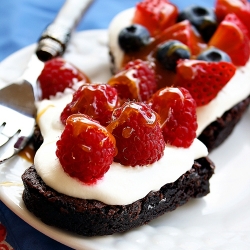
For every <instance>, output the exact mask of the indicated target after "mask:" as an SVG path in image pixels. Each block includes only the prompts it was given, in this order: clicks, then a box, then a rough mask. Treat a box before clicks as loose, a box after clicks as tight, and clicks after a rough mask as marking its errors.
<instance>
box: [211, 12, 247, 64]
mask: <svg viewBox="0 0 250 250" xmlns="http://www.w3.org/2000/svg"><path fill="white" fill-rule="evenodd" d="M208 45H209V46H214V47H216V48H219V49H221V50H223V51H225V52H226V53H227V54H228V55H229V56H230V57H231V60H232V62H233V64H235V65H236V66H244V65H245V64H246V63H247V61H248V60H249V55H250V47H249V38H248V31H247V28H246V26H245V25H244V24H243V23H242V22H241V21H240V19H239V18H238V17H237V16H236V15H235V14H228V15H227V16H226V17H225V18H224V20H223V21H222V22H221V23H220V24H219V26H218V28H217V30H216V32H215V33H214V35H213V36H212V38H211V39H210V41H209V43H208Z"/></svg>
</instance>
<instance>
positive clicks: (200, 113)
mask: <svg viewBox="0 0 250 250" xmlns="http://www.w3.org/2000/svg"><path fill="white" fill-rule="evenodd" d="M134 11H135V8H130V9H127V10H125V11H122V12H120V13H119V14H118V15H116V16H115V17H114V19H113V20H112V22H111V23H110V26H109V29H108V36H109V48H110V51H111V53H112V55H113V57H114V64H115V65H114V67H115V68H116V69H118V70H119V69H120V68H121V67H122V61H123V57H124V52H123V51H122V50H121V48H120V46H119V44H118V35H119V33H120V31H121V30H122V29H123V28H125V27H127V26H129V25H131V23H132V19H133V16H134ZM249 94H250V61H248V63H247V64H246V65H245V66H244V67H239V68H238V69H237V71H236V74H235V75H234V76H233V78H232V79H231V80H230V81H229V82H228V83H227V84H226V85H225V86H224V88H223V89H222V90H221V91H220V92H219V94H218V95H217V96H216V97H215V98H214V99H213V100H212V101H211V102H210V103H209V104H207V105H204V106H202V107H198V108H197V121H198V129H197V136H199V135H200V134H201V133H202V131H203V130H204V129H205V128H206V127H207V126H208V125H209V124H210V123H212V122H213V121H215V120H216V119H217V118H219V117H221V116H222V115H223V114H224V112H225V111H227V110H229V109H230V108H232V107H233V106H234V105H236V104H237V103H239V102H240V101H242V100H244V99H245V98H247V97H248V96H249Z"/></svg>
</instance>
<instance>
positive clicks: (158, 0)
mask: <svg viewBox="0 0 250 250" xmlns="http://www.w3.org/2000/svg"><path fill="white" fill-rule="evenodd" d="M177 16H178V9H177V7H176V6H175V5H173V4H172V3H170V2H169V1H168V0H144V1H141V2H140V3H138V4H137V5H136V10H135V15H134V18H133V23H138V24H141V25H143V26H145V27H146V28H147V29H148V31H149V32H150V34H151V36H155V35H157V34H159V33H160V32H161V31H163V30H164V29H166V28H167V27H170V26H171V25H173V24H174V23H175V22H176V19H177Z"/></svg>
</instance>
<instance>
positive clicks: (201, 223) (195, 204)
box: [0, 30, 250, 250]
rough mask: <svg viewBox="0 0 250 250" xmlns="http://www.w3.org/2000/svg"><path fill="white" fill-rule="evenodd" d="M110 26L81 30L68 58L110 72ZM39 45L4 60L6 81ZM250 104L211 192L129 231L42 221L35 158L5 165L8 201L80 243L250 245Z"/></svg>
mask: <svg viewBox="0 0 250 250" xmlns="http://www.w3.org/2000/svg"><path fill="white" fill-rule="evenodd" d="M106 35H107V34H106V31H104V30H94V31H87V32H86V31H85V32H80V33H77V34H75V36H74V37H73V39H72V43H71V44H70V46H69V48H68V51H67V53H66V54H65V58H66V59H67V60H69V61H71V62H72V63H74V64H75V65H76V66H78V67H79V68H80V69H81V70H83V71H84V72H86V73H87V74H88V75H89V77H90V78H91V79H92V80H93V81H98V82H106V81H107V79H108V78H109V77H110V73H109V56H108V50H107V47H106V46H105V45H106V39H107V37H106ZM34 48H35V46H34V45H32V46H29V47H27V48H25V49H23V50H20V51H18V52H17V53H15V54H13V55H12V56H10V57H9V58H7V59H6V60H4V61H3V62H2V63H0V87H2V86H4V85H5V84H6V83H10V82H11V81H12V80H14V79H16V78H17V77H18V76H19V75H20V74H21V72H22V71H23V69H24V67H25V64H26V62H27V60H28V58H29V55H30V54H31V53H32V51H33V50H34ZM249 124H250V110H248V112H247V113H246V114H245V115H244V117H243V119H242V120H241V122H240V123H239V124H238V126H237V128H236V129H235V130H234V132H233V134H232V135H231V136H230V137H229V138H228V140H227V141H226V142H225V143H224V144H223V145H222V146H221V147H219V148H218V149H216V150H215V151H214V152H213V153H212V154H211V155H210V158H211V159H212V160H213V161H214V162H215V164H216V171H215V172H216V174H215V175H214V176H213V177H212V179H211V182H210V183H211V193H210V194H209V195H207V196H206V197H204V198H201V199H196V200H191V201H190V202H188V203H187V204H186V205H184V206H182V207H180V208H178V209H177V210H176V211H173V212H171V213H167V214H165V215H163V216H161V217H160V218H158V219H156V220H154V221H152V222H151V223H149V224H148V225H145V226H142V227H139V228H137V229H134V230H132V231H130V232H128V233H124V234H115V235H111V236H104V237H93V238H87V237H82V236H78V235H75V234H71V233H68V232H65V231H62V230H59V229H57V228H54V227H50V226H47V225H45V224H44V223H42V222H41V221H40V220H39V219H37V218H36V217H34V216H33V215H32V214H31V213H29V212H28V211H27V210H26V208H25V206H24V204H23V202H22V198H21V196H22V191H23V186H22V182H21V178H20V177H21V175H22V173H23V172H24V170H25V168H27V167H29V166H30V163H28V162H27V161H25V160H24V159H22V158H20V157H16V158H14V159H12V160H11V161H9V162H8V163H6V164H4V165H3V166H1V168H0V171H1V172H0V195H1V199H2V201H3V202H4V203H5V204H6V205H7V206H8V207H9V208H10V209H11V210H12V211H13V212H14V213H16V214H17V215H18V216H20V217H21V218H22V219H23V220H24V221H26V222H27V223H29V224H30V225H31V226H33V227H34V228H36V229H37V230H39V231H41V232H42V233H44V234H46V235H48V236H49V237H51V238H53V239H55V240H57V241H59V242H61V243H63V244H65V245H67V246H69V247H72V248H74V249H88V250H89V249H94V250H105V249H108V250H119V249H126V250H127V249H129V250H142V249H143V250H145V249H150V250H152V249H192V250H196V249H197V250H198V249H199V250H200V249H206V250H209V249H226V250H230V249H240V250H244V249H250V199H249V197H250V157H249V155H250V132H249Z"/></svg>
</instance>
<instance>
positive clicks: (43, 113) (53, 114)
mask: <svg viewBox="0 0 250 250" xmlns="http://www.w3.org/2000/svg"><path fill="white" fill-rule="evenodd" d="M71 99H72V91H70V90H67V91H66V92H65V93H64V95H58V96H57V98H54V99H53V100H44V101H41V102H38V103H37V107H38V116H37V121H38V124H39V127H40V129H41V133H42V135H43V137H44V142H43V144H42V146H41V147H40V148H39V150H38V151H37V153H36V155H35V159H34V164H35V167H36V170H37V172H38V174H39V175H40V176H41V178H42V179H43V181H44V182H45V183H46V184H47V185H48V186H50V187H51V188H53V189H55V190H56V191H58V192H60V193H63V194H66V195H69V196H72V197H75V198H82V199H95V200H99V201H102V202H104V203H106V204H110V205H126V204H130V203H132V202H134V201H136V200H138V199H140V198H143V197H144V196H146V195H147V194H148V193H149V192H150V191H158V190H159V189H160V188H161V187H162V186H163V185H165V184H167V183H171V182H174V181H175V180H177V179H178V178H179V177H180V176H181V175H182V174H184V173H185V172H186V171H188V170H190V169H191V167H192V165H193V163H194V160H195V159H198V158H201V157H204V156H207V154H208V152H207V148H206V147H205V146H204V144H202V143H201V142H200V141H199V140H198V139H195V140H194V142H193V144H192V145H191V146H190V147H189V148H187V149H185V148H177V147H172V146H166V148H165V151H164V156H163V157H162V158H161V159H160V160H159V161H158V162H156V163H154V164H151V165H147V166H143V167H139V166H137V167H128V166H123V165H121V164H119V163H113V164H112V165H111V167H110V169H109V171H108V172H107V173H106V174H105V175H104V177H103V178H102V179H101V180H99V181H98V182H97V183H96V184H95V185H85V184H83V183H81V182H80V181H79V180H77V179H74V178H71V177H70V176H69V175H68V174H66V173H65V172H64V170H63V168H62V166H61V165H60V162H59V160H58V158H57V157H56V154H55V151H56V142H57V140H58V139H59V138H60V135H61V133H62V131H63V129H64V126H63V125H62V123H61V122H60V114H61V111H62V110H63V108H64V107H65V105H66V104H67V103H69V102H70V101H71Z"/></svg>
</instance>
